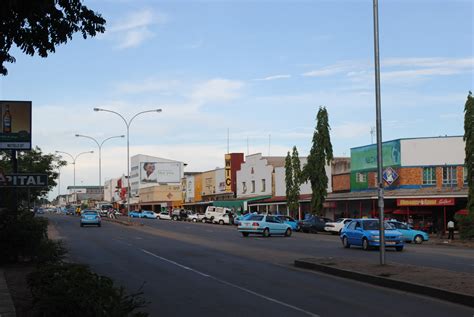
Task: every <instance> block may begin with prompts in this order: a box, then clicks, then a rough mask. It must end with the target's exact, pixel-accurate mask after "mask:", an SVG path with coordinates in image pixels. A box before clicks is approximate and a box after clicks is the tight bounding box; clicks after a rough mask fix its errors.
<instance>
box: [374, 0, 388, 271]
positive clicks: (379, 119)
mask: <svg viewBox="0 0 474 317" xmlns="http://www.w3.org/2000/svg"><path fill="white" fill-rule="evenodd" d="M373 1H374V2H373V9H374V60H375V115H376V133H377V183H378V195H377V196H378V207H379V226H380V227H379V239H380V265H385V228H384V193H383V178H382V177H383V173H382V169H383V156H382V155H383V154H382V106H381V101H380V52H379V4H378V0H373Z"/></svg>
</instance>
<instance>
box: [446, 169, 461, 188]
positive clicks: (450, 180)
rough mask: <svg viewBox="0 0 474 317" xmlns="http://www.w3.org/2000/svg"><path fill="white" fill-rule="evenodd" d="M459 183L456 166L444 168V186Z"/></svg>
mask: <svg viewBox="0 0 474 317" xmlns="http://www.w3.org/2000/svg"><path fill="white" fill-rule="evenodd" d="M457 183H458V181H457V178H456V166H444V167H443V185H456V184H457Z"/></svg>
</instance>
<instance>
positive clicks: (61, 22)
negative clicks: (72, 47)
mask: <svg viewBox="0 0 474 317" xmlns="http://www.w3.org/2000/svg"><path fill="white" fill-rule="evenodd" d="M0 21H1V23H0V74H2V75H7V74H8V71H7V69H6V67H5V66H4V63H14V62H15V58H14V57H13V56H12V55H10V53H9V52H10V49H11V48H12V46H13V45H15V46H16V47H18V48H19V49H20V50H21V51H22V52H23V53H25V54H28V55H31V56H33V55H35V53H37V54H38V55H39V56H41V57H47V56H48V54H49V53H54V52H55V48H56V46H57V45H60V44H63V43H67V41H68V40H71V39H72V36H73V34H74V33H76V32H80V33H81V34H82V37H83V38H84V39H86V38H87V36H91V37H93V36H95V35H96V34H97V33H103V32H104V31H105V23H106V21H105V19H104V18H102V17H101V15H100V14H98V13H95V12H94V11H92V10H89V9H88V8H87V7H86V6H84V5H82V3H81V0H30V1H27V0H3V1H1V2H0Z"/></svg>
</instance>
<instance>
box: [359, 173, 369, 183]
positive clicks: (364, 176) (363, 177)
mask: <svg viewBox="0 0 474 317" xmlns="http://www.w3.org/2000/svg"><path fill="white" fill-rule="evenodd" d="M356 183H367V174H366V173H356Z"/></svg>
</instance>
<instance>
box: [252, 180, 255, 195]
mask: <svg viewBox="0 0 474 317" xmlns="http://www.w3.org/2000/svg"><path fill="white" fill-rule="evenodd" d="M252 193H255V181H252Z"/></svg>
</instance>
